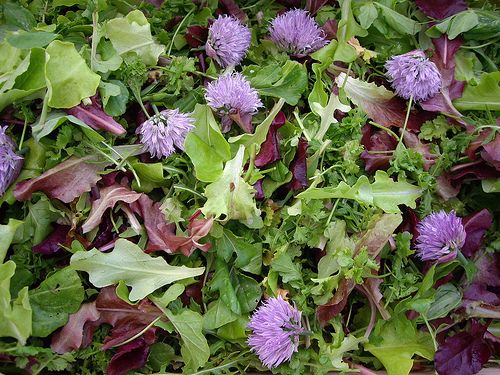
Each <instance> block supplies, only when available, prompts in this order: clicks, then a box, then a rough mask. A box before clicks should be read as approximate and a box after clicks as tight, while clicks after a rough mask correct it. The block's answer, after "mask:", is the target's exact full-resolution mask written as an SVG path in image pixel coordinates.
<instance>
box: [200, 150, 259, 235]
mask: <svg viewBox="0 0 500 375" xmlns="http://www.w3.org/2000/svg"><path fill="white" fill-rule="evenodd" d="M244 153H245V147H244V146H240V148H239V150H238V153H237V154H236V156H235V157H234V159H231V160H229V161H228V162H227V163H226V166H225V167H224V171H223V172H222V176H221V177H220V178H219V179H218V180H217V181H215V182H213V183H211V184H210V185H208V186H207V187H206V188H205V196H206V197H207V201H206V202H205V205H204V206H203V208H202V209H201V211H202V212H203V214H204V215H205V216H214V217H215V218H218V217H220V216H221V215H225V216H226V219H227V220H230V219H233V220H240V221H241V222H242V223H244V224H245V225H246V226H248V227H249V228H259V227H261V226H262V219H261V217H260V210H259V209H258V208H257V206H256V204H255V199H254V194H255V190H254V189H253V187H252V186H250V185H249V184H248V183H247V182H246V181H245V180H244V179H243V178H242V177H241V173H242V171H243V165H244Z"/></svg>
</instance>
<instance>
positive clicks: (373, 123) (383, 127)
mask: <svg viewBox="0 0 500 375" xmlns="http://www.w3.org/2000/svg"><path fill="white" fill-rule="evenodd" d="M370 125H373V126H375V127H376V128H379V129H382V130H385V131H386V132H387V133H389V134H390V135H392V136H393V137H394V138H395V139H399V137H398V135H397V134H396V133H394V132H393V131H392V130H391V129H389V128H386V127H385V126H384V125H380V124H378V123H376V122H374V121H370Z"/></svg>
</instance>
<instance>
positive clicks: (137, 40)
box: [105, 10, 165, 66]
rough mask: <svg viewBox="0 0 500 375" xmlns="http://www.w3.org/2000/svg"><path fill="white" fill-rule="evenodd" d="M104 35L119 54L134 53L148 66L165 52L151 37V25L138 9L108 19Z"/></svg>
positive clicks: (154, 62)
mask: <svg viewBox="0 0 500 375" xmlns="http://www.w3.org/2000/svg"><path fill="white" fill-rule="evenodd" d="M105 35H106V37H107V38H108V39H109V40H111V43H112V44H113V47H114V48H115V50H116V51H117V52H118V54H120V56H122V55H124V54H126V53H129V52H133V53H136V54H137V55H138V56H139V57H140V58H141V60H142V61H143V62H144V64H146V65H148V66H151V65H155V64H156V62H157V61H158V57H159V56H160V55H161V54H162V53H164V52H165V47H164V46H162V45H161V44H158V43H157V42H156V41H155V40H154V39H153V36H152V35H151V26H150V25H149V22H148V20H147V19H146V17H145V16H144V14H143V13H142V12H141V11H140V10H133V11H132V12H130V13H129V14H127V15H126V16H125V17H124V18H114V19H112V20H109V21H108V22H107V23H106V26H105Z"/></svg>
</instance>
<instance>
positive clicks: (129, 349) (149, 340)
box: [106, 330, 156, 375]
mask: <svg viewBox="0 0 500 375" xmlns="http://www.w3.org/2000/svg"><path fill="white" fill-rule="evenodd" d="M155 340H156V337H155V333H154V331H152V330H148V331H147V332H146V333H145V334H144V335H142V336H141V337H139V338H137V339H135V340H134V341H132V342H129V343H128V344H126V345H123V346H120V347H119V348H118V350H117V352H116V354H115V355H114V356H113V357H111V360H110V361H109V364H108V367H107V368H106V375H123V374H126V373H128V372H129V371H131V370H136V369H140V368H142V367H144V365H145V364H146V361H147V359H148V355H149V347H150V345H151V344H153V343H154V342H155Z"/></svg>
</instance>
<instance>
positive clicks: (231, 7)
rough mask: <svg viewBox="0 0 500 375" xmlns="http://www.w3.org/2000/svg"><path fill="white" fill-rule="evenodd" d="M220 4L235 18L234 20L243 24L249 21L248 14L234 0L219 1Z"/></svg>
mask: <svg viewBox="0 0 500 375" xmlns="http://www.w3.org/2000/svg"><path fill="white" fill-rule="evenodd" d="M219 3H220V4H221V5H222V8H223V9H224V11H225V12H226V13H227V14H229V15H230V16H233V17H234V18H237V19H239V20H240V21H241V22H242V23H246V22H247V21H248V16H247V14H246V13H245V12H244V11H242V10H241V8H240V7H239V6H238V4H236V1H234V0H219Z"/></svg>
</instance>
